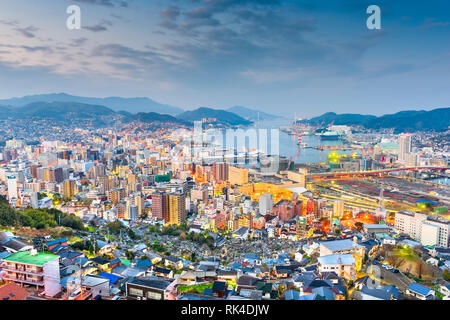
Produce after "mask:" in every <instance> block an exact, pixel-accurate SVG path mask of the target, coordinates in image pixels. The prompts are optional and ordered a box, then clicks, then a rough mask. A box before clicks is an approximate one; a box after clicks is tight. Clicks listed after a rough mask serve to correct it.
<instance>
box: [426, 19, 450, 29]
mask: <svg viewBox="0 0 450 320" xmlns="http://www.w3.org/2000/svg"><path fill="white" fill-rule="evenodd" d="M448 26H450V21H436V19H434V18H428V19H425V21H424V22H423V24H422V28H424V29H430V28H436V27H448Z"/></svg>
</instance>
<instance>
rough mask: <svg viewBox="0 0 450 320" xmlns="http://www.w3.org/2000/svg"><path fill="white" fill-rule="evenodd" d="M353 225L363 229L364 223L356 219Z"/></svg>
mask: <svg viewBox="0 0 450 320" xmlns="http://www.w3.org/2000/svg"><path fill="white" fill-rule="evenodd" d="M355 227H356V229H357V230H359V231H361V230H362V229H363V227H364V224H363V223H362V222H359V221H358V222H356V223H355Z"/></svg>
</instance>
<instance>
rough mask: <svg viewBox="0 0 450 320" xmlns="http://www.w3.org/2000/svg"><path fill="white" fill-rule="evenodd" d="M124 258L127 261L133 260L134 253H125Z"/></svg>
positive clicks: (128, 251)
mask: <svg viewBox="0 0 450 320" xmlns="http://www.w3.org/2000/svg"><path fill="white" fill-rule="evenodd" d="M125 256H126V257H127V259H128V260H130V261H132V260H133V259H134V256H135V255H134V253H133V252H132V251H130V250H127V251H125Z"/></svg>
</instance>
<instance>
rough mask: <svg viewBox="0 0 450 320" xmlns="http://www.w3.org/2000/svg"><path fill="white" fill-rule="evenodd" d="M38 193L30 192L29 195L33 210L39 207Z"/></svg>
mask: <svg viewBox="0 0 450 320" xmlns="http://www.w3.org/2000/svg"><path fill="white" fill-rule="evenodd" d="M38 199H39V198H38V193H37V192H31V194H30V205H31V207H32V208H33V209H37V208H38V207H39V200H38Z"/></svg>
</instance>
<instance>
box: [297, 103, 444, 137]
mask: <svg viewBox="0 0 450 320" xmlns="http://www.w3.org/2000/svg"><path fill="white" fill-rule="evenodd" d="M303 122H306V123H311V124H316V125H320V124H323V125H329V124H331V123H334V124H335V125H362V126H364V127H365V128H367V129H395V131H396V132H406V131H410V132H414V131H430V130H436V131H441V130H445V129H447V128H449V126H450V108H438V109H434V110H430V111H424V110H420V111H400V112H397V113H394V114H386V115H383V116H380V117H377V116H373V115H361V114H336V113H334V112H328V113H325V114H323V115H321V116H319V117H314V118H312V119H310V120H303Z"/></svg>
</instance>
